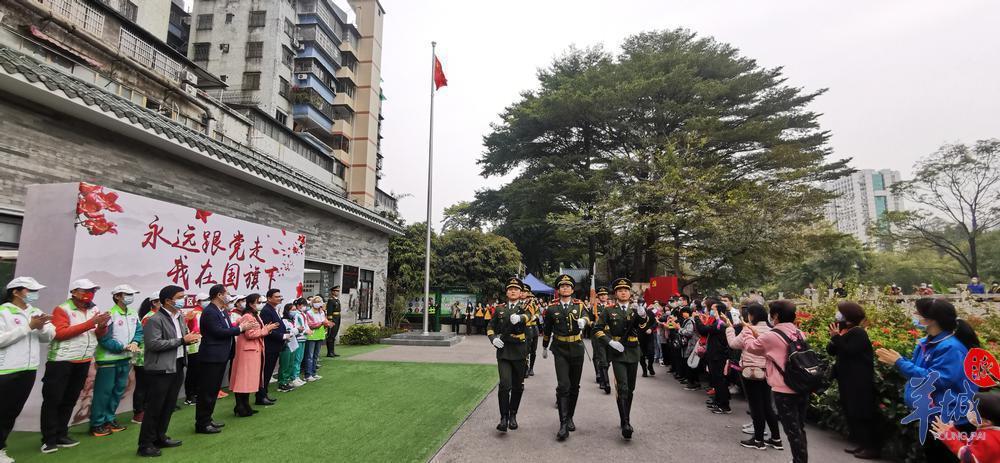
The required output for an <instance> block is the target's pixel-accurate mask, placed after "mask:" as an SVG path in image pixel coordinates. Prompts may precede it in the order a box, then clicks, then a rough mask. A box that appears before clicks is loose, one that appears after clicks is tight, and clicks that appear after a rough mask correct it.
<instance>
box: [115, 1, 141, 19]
mask: <svg viewBox="0 0 1000 463" xmlns="http://www.w3.org/2000/svg"><path fill="white" fill-rule="evenodd" d="M120 5H121V8H122V10H121V13H122V15H124V16H125V17H126V18H128V19H129V21H132V22H135V18H137V17H138V16H139V7H137V6H135V3H132V2H128V1H125V2H121V3H120Z"/></svg>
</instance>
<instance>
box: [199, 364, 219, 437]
mask: <svg viewBox="0 0 1000 463" xmlns="http://www.w3.org/2000/svg"><path fill="white" fill-rule="evenodd" d="M225 373H226V362H201V365H200V366H199V369H198V406H197V408H195V412H194V427H195V429H202V428H206V427H208V425H210V424H212V413H214V412H215V402H216V401H217V400H218V399H219V389H220V388H222V377H223V375H224V374H225Z"/></svg>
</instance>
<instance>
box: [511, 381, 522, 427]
mask: <svg viewBox="0 0 1000 463" xmlns="http://www.w3.org/2000/svg"><path fill="white" fill-rule="evenodd" d="M523 394H524V385H523V384H519V385H516V386H514V389H513V390H512V391H510V405H508V407H507V427H508V428H510V429H511V430H514V429H517V409H518V408H519V407H520V406H521V395H523Z"/></svg>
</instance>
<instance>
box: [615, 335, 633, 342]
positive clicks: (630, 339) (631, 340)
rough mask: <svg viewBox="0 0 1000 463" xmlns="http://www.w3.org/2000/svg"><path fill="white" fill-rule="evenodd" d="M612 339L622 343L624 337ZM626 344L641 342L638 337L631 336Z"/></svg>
mask: <svg viewBox="0 0 1000 463" xmlns="http://www.w3.org/2000/svg"><path fill="white" fill-rule="evenodd" d="M611 339H613V340H615V341H621V340H622V337H621V336H612V337H611ZM625 342H639V338H638V337H636V336H629V337H628V339H627V340H626V341H625Z"/></svg>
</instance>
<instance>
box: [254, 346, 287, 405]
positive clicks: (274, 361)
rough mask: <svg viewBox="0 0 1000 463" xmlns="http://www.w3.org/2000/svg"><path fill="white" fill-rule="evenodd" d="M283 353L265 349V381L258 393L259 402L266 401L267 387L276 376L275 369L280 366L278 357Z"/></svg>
mask: <svg viewBox="0 0 1000 463" xmlns="http://www.w3.org/2000/svg"><path fill="white" fill-rule="evenodd" d="M279 355H281V351H272V350H269V349H268V348H267V347H265V348H264V375H263V377H264V380H263V381H262V384H261V385H260V389H259V390H258V391H257V400H264V398H265V397H267V387H268V386H269V385H270V383H271V376H272V375H274V367H275V366H277V365H278V356H279Z"/></svg>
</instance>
